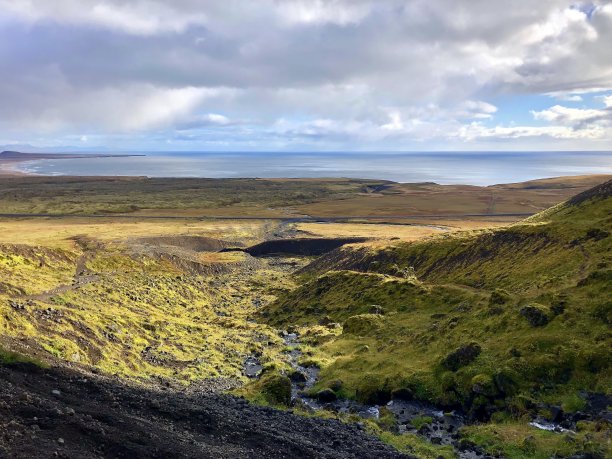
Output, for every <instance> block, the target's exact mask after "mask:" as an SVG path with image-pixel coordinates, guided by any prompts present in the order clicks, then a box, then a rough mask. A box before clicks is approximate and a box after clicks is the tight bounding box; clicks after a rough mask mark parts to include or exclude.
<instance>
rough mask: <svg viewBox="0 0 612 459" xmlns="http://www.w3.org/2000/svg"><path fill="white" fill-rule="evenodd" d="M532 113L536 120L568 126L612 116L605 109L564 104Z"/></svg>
mask: <svg viewBox="0 0 612 459" xmlns="http://www.w3.org/2000/svg"><path fill="white" fill-rule="evenodd" d="M531 113H532V114H533V117H534V118H535V119H536V120H544V121H548V122H551V123H558V124H562V125H566V126H574V125H576V124H580V123H584V122H585V121H591V122H594V121H597V120H602V119H605V118H612V113H610V112H606V111H605V110H597V109H582V108H570V107H564V106H562V105H555V106H553V107H551V108H549V109H547V110H541V111H532V112H531Z"/></svg>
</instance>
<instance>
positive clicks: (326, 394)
mask: <svg viewBox="0 0 612 459" xmlns="http://www.w3.org/2000/svg"><path fill="white" fill-rule="evenodd" d="M337 398H338V397H337V396H336V393H335V392H334V391H333V390H331V389H323V390H321V391H319V392H318V393H317V400H319V401H320V402H321V403H330V402H335V401H336V399H337Z"/></svg>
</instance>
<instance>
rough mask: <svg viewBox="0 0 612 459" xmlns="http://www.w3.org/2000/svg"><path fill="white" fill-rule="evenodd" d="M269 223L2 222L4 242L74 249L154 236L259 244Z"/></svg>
mask: <svg viewBox="0 0 612 459" xmlns="http://www.w3.org/2000/svg"><path fill="white" fill-rule="evenodd" d="M267 225H268V223H267V222H266V221H265V220H261V221H259V220H258V221H248V222H245V221H238V220H236V221H222V222H219V221H197V220H193V221H191V220H140V221H139V220H127V221H126V220H124V219H121V220H119V219H112V218H109V219H86V218H83V219H81V218H62V219H22V220H0V243H8V244H28V245H42V246H46V247H58V248H70V247H72V246H73V242H72V241H71V240H70V238H72V237H74V236H88V237H92V238H96V239H99V240H101V241H111V240H119V239H125V238H130V237H143V236H154V235H160V236H161V235H176V234H181V235H194V236H195V235H197V236H207V237H214V238H220V239H226V240H230V241H231V240H237V239H240V240H243V241H244V240H247V241H254V242H255V241H258V240H259V238H261V236H262V235H263V234H264V232H265V230H266V226H267Z"/></svg>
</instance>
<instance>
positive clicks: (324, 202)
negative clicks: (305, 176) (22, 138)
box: [0, 176, 612, 459]
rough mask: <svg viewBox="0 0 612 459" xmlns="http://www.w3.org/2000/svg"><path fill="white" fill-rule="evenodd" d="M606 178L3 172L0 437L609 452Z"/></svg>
mask: <svg viewBox="0 0 612 459" xmlns="http://www.w3.org/2000/svg"><path fill="white" fill-rule="evenodd" d="M611 183H612V182H611V181H610V177H609V176H607V177H606V176H583V177H565V178H558V179H546V180H541V181H533V182H526V183H523V184H506V185H495V186H493V187H468V186H441V185H436V184H397V183H393V182H386V181H368V180H355V179H328V180H290V179H286V180H280V179H279V180H259V179H231V180H207V179H145V178H78V177H68V178H63V177H10V178H6V179H5V178H3V179H2V182H1V183H0V209H1V212H0V213H2V214H4V215H8V214H11V216H10V217H8V216H5V217H3V218H0V350H1V352H0V361H2V364H0V378H1V379H2V383H3V384H2V385H3V388H2V389H1V390H0V395H1V396H2V399H1V400H2V405H1V406H2V408H4V409H3V410H1V411H0V413H1V414H0V423H2V427H0V435H1V436H0V451H3V452H4V453H6V454H9V455H11V456H15V455H16V452H17V451H23V452H24V455H22V456H19V455H17V457H31V456H33V455H34V456H35V455H37V454H39V453H40V452H41V451H56V452H57V454H58V455H59V456H60V457H62V455H63V457H80V456H79V454H80V453H79V448H80V447H82V446H83V445H85V446H83V447H84V448H86V449H87V451H88V453H87V454H89V455H87V454H86V455H84V456H83V457H92V456H94V457H419V458H439V457H443V458H453V457H459V458H464V459H468V458H483V457H508V458H521V457H532V458H549V457H584V458H587V457H602V458H603V457H606V456H607V455H608V454H610V434H611V428H610V422H611V421H612V418H611V415H610V411H609V409H608V405H609V403H610V393H611V386H612V379H611V377H612V375H611V372H610V363H611V362H610V353H609V349H610V343H611V341H612V340H611V338H612V335H611V332H610V307H611V305H612V303H610V294H609V291H610V285H611V282H612V279H611V278H610V262H611V261H612V259H611V252H610V248H611V241H612V239H611V238H610V231H611V228H612V220H611V219H610V215H612V188H611ZM31 214H45V215H46V216H39V217H33V216H32V215H31ZM529 215H531V216H529ZM94 216H95V217H94ZM152 217H155V218H152ZM166 217H168V218H166ZM526 217H527V218H526ZM525 218H526V219H525ZM56 390H57V391H58V392H59V395H57V394H54V393H53V391H56ZM9 413H12V415H13V417H12V418H11V415H9ZM34 419H38V420H37V421H34ZM117 423H120V424H123V425H125V426H126V429H117V428H116V425H117ZM33 426H37V427H33ZM103 432H106V433H103ZM255 433H258V435H259V434H261V435H260V436H259V437H257V438H256V435H255ZM111 437H112V441H111V439H110V438H111ZM60 438H61V439H62V442H59V439H60ZM26 445H29V446H27V447H26ZM26 454H29V455H30V456H27V455H26Z"/></svg>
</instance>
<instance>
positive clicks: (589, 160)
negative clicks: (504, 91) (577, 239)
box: [17, 152, 612, 185]
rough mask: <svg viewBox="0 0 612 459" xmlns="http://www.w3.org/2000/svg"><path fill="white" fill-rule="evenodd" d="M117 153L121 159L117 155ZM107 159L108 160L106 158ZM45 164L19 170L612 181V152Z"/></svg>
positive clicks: (163, 155) (232, 155)
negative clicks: (599, 177)
mask: <svg viewBox="0 0 612 459" xmlns="http://www.w3.org/2000/svg"><path fill="white" fill-rule="evenodd" d="M118 153H119V152H118ZM105 154H106V153H105ZM142 154H144V155H145V156H132V157H115V158H112V157H104V158H94V157H92V158H72V159H46V160H36V161H28V162H24V163H19V164H18V165H17V168H18V169H19V170H21V171H23V172H26V173H33V174H40V175H80V176H100V175H104V176H114V175H115V176H116V175H121V176H148V177H210V178H230V177H261V178H271V177H289V178H297V177H303V178H322V177H351V178H371V179H385V180H392V181H396V182H436V183H440V184H472V185H491V184H495V183H510V182H521V181H526V180H531V179H537V178H544V177H557V176H563V175H583V174H612V152H409V153H406V152H401V153H400V152H397V153H396V152H360V153H354V152H350V153H349V152H331V153H330V152H325V153H307V152H299V153H265V152H229V153H228V152H188V153H185V152H152V153H147V152H144V153H142Z"/></svg>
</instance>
